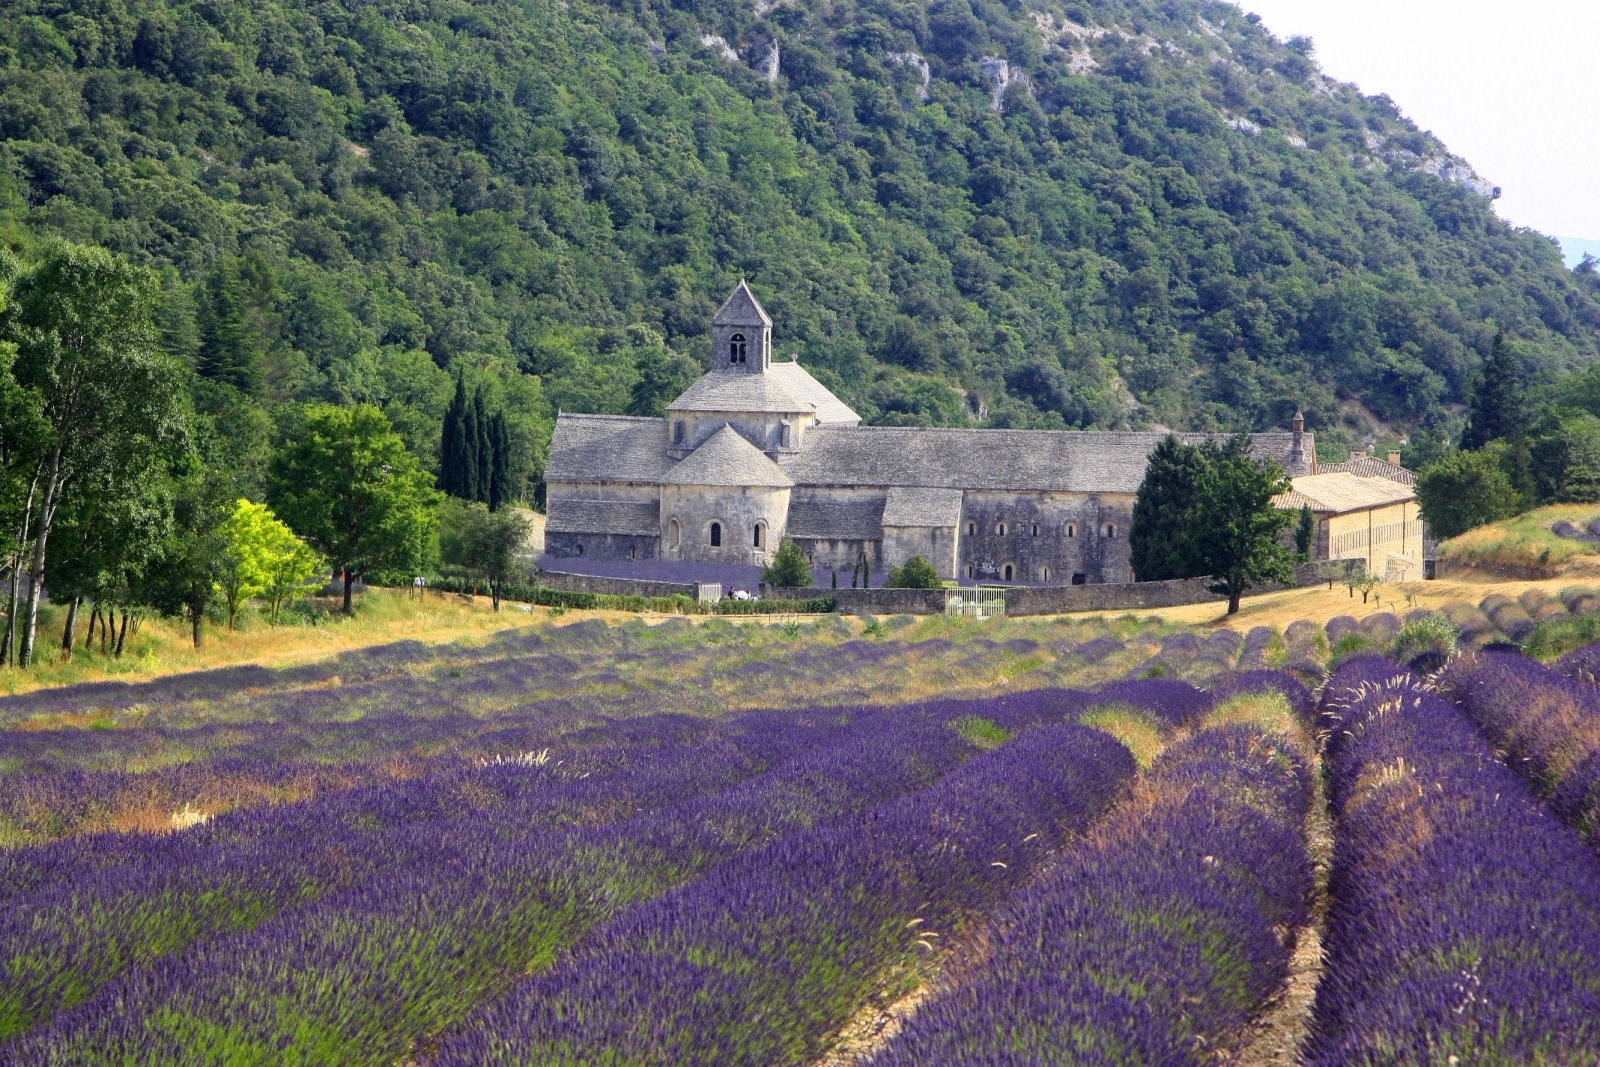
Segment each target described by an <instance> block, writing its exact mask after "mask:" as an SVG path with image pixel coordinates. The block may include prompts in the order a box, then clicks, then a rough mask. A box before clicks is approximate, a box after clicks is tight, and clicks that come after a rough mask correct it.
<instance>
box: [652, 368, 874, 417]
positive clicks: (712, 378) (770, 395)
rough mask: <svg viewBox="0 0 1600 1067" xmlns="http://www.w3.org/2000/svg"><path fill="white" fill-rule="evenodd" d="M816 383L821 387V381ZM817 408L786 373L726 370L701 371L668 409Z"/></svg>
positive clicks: (796, 411) (784, 411)
mask: <svg viewBox="0 0 1600 1067" xmlns="http://www.w3.org/2000/svg"><path fill="white" fill-rule="evenodd" d="M807 377H810V376H809V375H807ZM817 387H818V388H819V389H820V388H821V387H822V386H821V383H818V386H817ZM816 409H817V404H816V402H815V401H814V400H811V399H809V398H808V397H806V396H804V395H803V394H801V393H800V392H799V391H797V390H796V389H795V388H794V386H793V385H792V384H791V382H790V379H789V378H788V377H787V376H785V375H777V374H772V373H765V374H745V373H743V372H738V373H733V374H729V373H727V372H725V371H712V372H710V373H709V374H703V375H701V376H700V379H699V380H698V381H696V382H695V383H694V384H693V385H691V386H689V388H687V389H685V390H684V391H683V392H682V394H680V395H679V397H678V399H676V400H674V401H673V402H672V403H671V404H669V405H668V406H667V410H668V411H713V412H719V411H727V412H739V411H770V412H774V413H777V414H788V413H794V414H801V413H804V412H808V411H815V410H816ZM847 410H848V409H847ZM851 414H854V412H851Z"/></svg>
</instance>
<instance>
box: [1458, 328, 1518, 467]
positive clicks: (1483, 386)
mask: <svg viewBox="0 0 1600 1067" xmlns="http://www.w3.org/2000/svg"><path fill="white" fill-rule="evenodd" d="M1527 421H1528V388H1527V385H1526V384H1525V383H1524V382H1523V380H1522V367H1521V365H1520V363H1519V362H1518V360H1517V358H1516V356H1514V355H1512V353H1511V352H1510V351H1509V350H1508V349H1507V348H1506V335H1505V334H1504V333H1497V334H1495V335H1494V344H1493V345H1492V346H1491V347H1490V349H1489V358H1488V359H1486V360H1484V361H1483V368H1482V369H1481V370H1480V371H1479V372H1478V379H1477V383H1476V384H1475V385H1474V387H1473V390H1472V403H1471V405H1470V406H1469V407H1468V409H1467V425H1466V428H1465V429H1463V430H1462V431H1461V447H1462V449H1463V450H1467V449H1474V448H1482V447H1483V446H1484V445H1486V444H1488V443H1489V442H1490V441H1510V440H1514V439H1515V438H1518V437H1521V436H1522V435H1523V433H1524V432H1525V431H1526V429H1527Z"/></svg>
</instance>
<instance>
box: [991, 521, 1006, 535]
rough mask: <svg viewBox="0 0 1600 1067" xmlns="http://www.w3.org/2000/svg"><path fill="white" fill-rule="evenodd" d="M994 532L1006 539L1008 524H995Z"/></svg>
mask: <svg viewBox="0 0 1600 1067" xmlns="http://www.w3.org/2000/svg"><path fill="white" fill-rule="evenodd" d="M994 532H995V533H997V534H999V535H1000V536H1001V537H1004V536H1005V535H1006V524H1005V523H1003V522H997V523H995V524H994Z"/></svg>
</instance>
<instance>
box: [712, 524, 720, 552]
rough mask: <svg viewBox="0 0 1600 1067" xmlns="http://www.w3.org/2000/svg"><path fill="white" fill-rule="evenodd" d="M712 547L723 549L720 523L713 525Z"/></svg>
mask: <svg viewBox="0 0 1600 1067" xmlns="http://www.w3.org/2000/svg"><path fill="white" fill-rule="evenodd" d="M711 547H712V548H721V547H722V523H720V522H714V523H712V524H711Z"/></svg>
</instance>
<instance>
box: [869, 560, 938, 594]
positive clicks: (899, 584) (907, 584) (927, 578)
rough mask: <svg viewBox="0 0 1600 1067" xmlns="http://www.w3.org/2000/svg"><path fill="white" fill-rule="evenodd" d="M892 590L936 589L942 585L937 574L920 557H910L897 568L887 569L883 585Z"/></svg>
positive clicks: (930, 565)
mask: <svg viewBox="0 0 1600 1067" xmlns="http://www.w3.org/2000/svg"><path fill="white" fill-rule="evenodd" d="M883 584H884V585H886V586H888V587H890V588H892V589H938V588H939V587H940V585H942V584H943V582H942V580H941V579H940V578H939V572H938V571H937V570H936V569H935V568H934V566H933V564H931V563H929V562H928V561H927V560H926V559H924V558H923V557H921V556H912V557H911V558H910V559H908V560H906V561H905V562H904V563H902V564H901V565H900V566H898V567H891V568H889V578H888V580H887V581H885V582H884V583H883Z"/></svg>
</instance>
